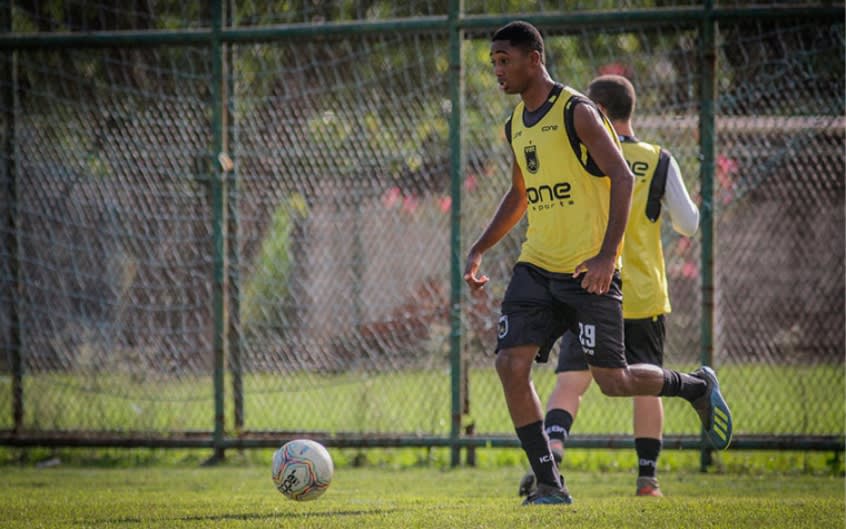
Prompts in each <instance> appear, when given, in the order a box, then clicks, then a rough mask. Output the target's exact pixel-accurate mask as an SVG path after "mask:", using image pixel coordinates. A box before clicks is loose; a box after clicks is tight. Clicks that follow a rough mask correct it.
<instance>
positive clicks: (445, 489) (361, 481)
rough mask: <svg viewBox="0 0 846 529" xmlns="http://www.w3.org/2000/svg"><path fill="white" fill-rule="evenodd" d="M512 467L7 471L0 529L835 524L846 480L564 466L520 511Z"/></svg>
mask: <svg viewBox="0 0 846 529" xmlns="http://www.w3.org/2000/svg"><path fill="white" fill-rule="evenodd" d="M521 475H522V469H521V468H520V467H493V468H473V469H471V468H458V469H438V468H432V467H429V468H401V469H384V468H374V467H365V468H352V467H345V468H339V469H338V470H337V472H336V475H335V479H334V481H333V483H332V485H331V487H330V488H329V490H328V491H327V492H326V494H325V495H324V496H323V497H321V498H319V499H318V500H316V501H313V502H304V503H298V502H294V501H292V500H288V499H286V498H284V497H283V496H282V495H281V494H279V493H278V492H277V491H276V490H275V488H274V487H273V484H272V482H271V480H270V475H269V468H267V466H265V465H255V464H248V465H233V464H232V463H227V464H225V465H224V466H221V467H214V468H198V467H178V468H174V467H152V468H150V467H146V468H144V467H140V468H109V469H102V468H101V469H92V468H80V467H63V466H60V467H56V468H43V469H37V468H22V467H4V468H3V477H4V479H3V480H2V481H0V527H4V528H7V529H17V528H21V529H23V528H27V529H33V528H49V529H65V528H68V529H70V528H74V529H80V528H139V527H143V528H168V529H170V528H173V529H176V528H186V529H187V528H190V529H195V528H206V527H213V528H221V529H234V528H274V529H279V528H289V527H290V528H315V529H332V528H350V529H352V528H355V529H359V528H365V529H398V528H410V529H414V528H421V529H422V528H433V529H435V528H437V529H445V528H451V529H465V528H467V529H470V528H473V529H478V528H509V529H512V528H513V529H519V528H533V529H536V528H543V527H549V528H561V527H589V528H592V529H593V528H605V527H609V528H614V529H622V528H628V527H631V528H635V527H638V528H642V527H647V528H650V529H661V528H667V529H680V528H697V529H699V528H720V529H724V528H733V529H744V528H750V529H760V528H785V529H797V528H809V529H810V528H813V529H826V528H839V529H842V528H843V527H844V509H846V504H845V503H844V481H843V478H842V477H833V476H810V475H783V474H769V475H763V476H754V475H714V474H701V473H698V472H675V473H670V474H667V475H664V476H662V487H663V489H664V491H665V493H666V494H667V496H666V497H664V498H636V497H634V496H633V492H634V490H633V485H634V477H633V474H632V473H627V472H602V473H600V472H571V473H568V476H567V478H568V483H569V485H570V488H571V490H572V492H573V495H574V497H575V498H576V503H575V504H574V505H571V506H536V507H523V506H521V505H520V500H519V498H518V497H517V496H516V484H517V481H518V480H519V478H520V476H521Z"/></svg>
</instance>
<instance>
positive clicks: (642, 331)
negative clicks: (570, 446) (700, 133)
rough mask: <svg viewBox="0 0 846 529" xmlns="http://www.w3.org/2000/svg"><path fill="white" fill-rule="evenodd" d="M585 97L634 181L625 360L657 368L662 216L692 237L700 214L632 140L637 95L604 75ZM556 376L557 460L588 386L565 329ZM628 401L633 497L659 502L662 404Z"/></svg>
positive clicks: (656, 157)
mask: <svg viewBox="0 0 846 529" xmlns="http://www.w3.org/2000/svg"><path fill="white" fill-rule="evenodd" d="M587 95H588V97H589V98H590V99H591V100H593V101H594V102H595V103H596V105H597V106H598V107H599V109H600V110H601V111H602V112H603V114H605V115H606V116H607V117H608V118H609V119H610V120H611V124H612V125H613V126H614V129H615V130H616V132H617V134H618V136H619V139H620V141H621V142H622V145H623V156H624V157H625V158H626V161H627V162H628V164H629V167H630V168H631V170H632V172H633V173H634V176H635V184H634V194H633V197H632V208H631V211H630V212H629V221H628V224H627V225H626V236H625V241H624V244H623V256H622V257H623V268H622V271H621V276H622V280H623V317H624V330H625V332H624V334H625V347H626V361H627V362H628V363H629V364H637V363H640V362H644V363H647V364H653V365H656V366H659V367H660V366H662V365H663V359H664V336H665V331H664V315H665V314H666V313H668V312H670V299H669V296H668V294H667V275H666V272H665V269H664V251H663V246H662V244H661V221H662V219H663V218H664V217H663V216H662V215H661V214H662V213H663V212H666V213H667V214H668V215H669V217H670V220H671V221H672V225H673V228H674V229H675V231H677V232H678V233H680V234H682V235H685V236H687V237H690V236H692V235H693V234H694V233H696V228H697V227H698V225H699V210H698V209H697V207H696V205H695V204H694V203H693V201H692V200H691V199H690V195H688V193H687V189H685V186H684V182H683V181H682V178H681V171H680V169H679V166H678V163H677V162H676V160H675V159H674V158H673V157H672V155H671V154H670V153H669V152H667V151H666V150H664V149H662V148H661V147H659V146H657V145H652V144H649V143H645V142H642V141H640V140H638V139H637V138H636V137H635V134H634V130H633V129H632V114H633V113H634V109H635V106H636V101H637V95H636V93H635V89H634V87H633V86H632V84H631V82H629V80H628V79H626V78H625V77H622V76H619V75H603V76H600V77H597V78H596V79H594V80H593V81H591V83H590V85H589V86H588V92H587ZM555 371H556V373H557V380H556V383H555V389H553V391H552V394H551V395H550V397H549V401H548V403H547V412H546V417H545V420H544V426H545V430H546V433H547V435H548V436H549V444H550V448H551V449H552V452H553V455H554V457H555V459H556V460H557V461H559V462H560V461H561V458H562V457H563V454H564V443H565V441H566V440H567V437H568V436H569V435H570V428H571V426H572V424H573V421H574V420H575V418H576V414H577V413H578V411H579V404H580V402H581V398H582V395H583V394H584V393H585V391H587V389H588V386H590V382H591V376H590V371H589V367H588V364H587V362H585V358H584V354H583V353H582V348H581V346H580V344H579V343H578V340H577V338H576V337H575V335H573V333H571V332H569V331H568V332H565V333H564V336H563V337H562V339H561V344H560V351H559V355H558V367H557V368H556V370H555ZM633 400H634V437H635V451H636V452H637V458H638V478H637V486H636V489H635V491H636V492H635V493H636V494H637V495H638V496H662V493H661V490H660V488H659V487H658V480H657V477H656V474H655V472H656V468H657V464H658V455H659V453H660V452H661V439H662V432H663V427H664V408H663V405H662V403H661V398H660V397H657V396H646V395H644V396H638V397H634V399H633ZM534 487H535V477H534V474H532V473H528V474H526V476H524V478H523V480H522V481H521V482H520V494H521V495H529V494H531V493H532V491H533V490H534Z"/></svg>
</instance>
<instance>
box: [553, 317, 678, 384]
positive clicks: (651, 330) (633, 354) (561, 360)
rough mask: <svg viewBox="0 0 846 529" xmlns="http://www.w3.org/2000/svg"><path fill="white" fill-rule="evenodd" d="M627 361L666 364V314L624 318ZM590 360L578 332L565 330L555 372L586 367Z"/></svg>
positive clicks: (580, 369)
mask: <svg viewBox="0 0 846 529" xmlns="http://www.w3.org/2000/svg"><path fill="white" fill-rule="evenodd" d="M623 327H624V329H625V342H626V362H628V363H629V364H653V365H656V366H659V367H661V366H663V365H664V337H665V335H666V331H665V329H664V315H663V314H661V315H659V316H655V317H653V318H644V319H638V320H625V322H624V325H623ZM586 369H588V363H587V361H586V360H585V355H584V353H583V352H582V348H581V344H579V341H578V339H577V338H576V335H575V334H573V333H572V332H569V331H568V332H565V333H564V335H563V336H562V337H561V343H560V345H559V350H558V366H557V367H556V368H555V372H556V373H562V372H564V371H584V370H586Z"/></svg>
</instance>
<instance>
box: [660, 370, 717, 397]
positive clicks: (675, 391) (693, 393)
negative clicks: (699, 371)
mask: <svg viewBox="0 0 846 529" xmlns="http://www.w3.org/2000/svg"><path fill="white" fill-rule="evenodd" d="M706 389H708V384H707V383H706V382H705V381H704V380H702V379H701V378H699V377H695V376H693V375H688V374H687V373H679V372H678V371H673V370H671V369H664V386H663V387H662V388H661V393H659V394H658V396H659V397H682V398H684V399H687V400H688V401H690V402H693V401H694V400H696V399H698V398H699V397H701V396H702V395H704V394H705V390H706Z"/></svg>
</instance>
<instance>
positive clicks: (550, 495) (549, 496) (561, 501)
mask: <svg viewBox="0 0 846 529" xmlns="http://www.w3.org/2000/svg"><path fill="white" fill-rule="evenodd" d="M571 503H573V497H572V496H570V495H569V494H568V493H567V492H566V491H565V490H564V489H559V488H556V487H552V486H550V485H547V484H545V483H539V484H538V486H537V488H536V489H535V491H534V492H533V493H532V494H529V495H528V496H527V497H526V499H525V500H523V505H570V504H571Z"/></svg>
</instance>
